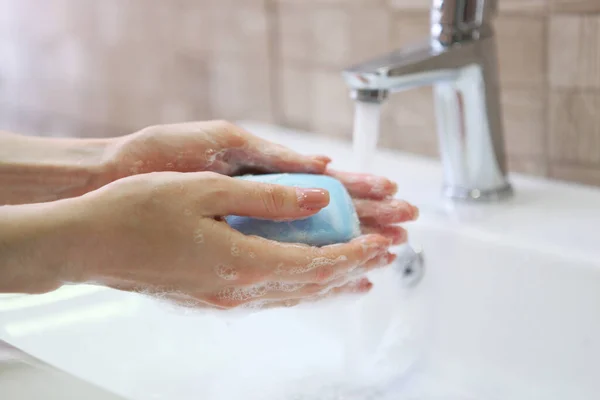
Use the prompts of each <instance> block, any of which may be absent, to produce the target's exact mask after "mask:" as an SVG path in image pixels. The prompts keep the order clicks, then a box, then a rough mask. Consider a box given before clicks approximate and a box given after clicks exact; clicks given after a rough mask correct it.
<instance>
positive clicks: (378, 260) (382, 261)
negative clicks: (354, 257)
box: [363, 253, 398, 272]
mask: <svg viewBox="0 0 600 400" xmlns="http://www.w3.org/2000/svg"><path fill="white" fill-rule="evenodd" d="M397 257H398V256H397V255H396V254H394V253H385V254H381V255H379V256H377V257H375V258H373V259H372V260H369V261H368V262H367V263H366V264H365V265H364V267H363V269H364V270H365V272H370V271H373V270H374V269H379V268H383V267H387V266H388V265H390V264H391V263H393V262H394V261H395V260H396V258H397Z"/></svg>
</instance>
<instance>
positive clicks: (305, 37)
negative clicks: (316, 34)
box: [275, 4, 312, 64]
mask: <svg viewBox="0 0 600 400" xmlns="http://www.w3.org/2000/svg"><path fill="white" fill-rule="evenodd" d="M309 16H310V9H309V8H308V7H305V6H303V5H299V4H285V5H281V6H280V7H279V8H278V10H277V13H276V15H275V18H276V19H277V21H276V24H275V27H276V28H275V32H276V35H277V40H276V42H277V45H278V48H277V50H278V51H277V53H278V55H279V56H280V57H281V58H282V59H283V60H285V61H286V62H290V63H298V64H300V63H303V64H309V63H310V54H311V50H310V49H311V42H312V36H311V32H310V30H309V23H308V21H309Z"/></svg>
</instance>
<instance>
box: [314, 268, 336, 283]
mask: <svg viewBox="0 0 600 400" xmlns="http://www.w3.org/2000/svg"><path fill="white" fill-rule="evenodd" d="M334 273H335V270H334V268H333V265H324V266H321V267H319V268H317V269H316V272H315V275H316V276H315V280H316V281H317V282H327V281H329V280H331V279H332V278H333V276H334Z"/></svg>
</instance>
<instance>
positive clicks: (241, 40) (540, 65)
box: [0, 0, 600, 185]
mask: <svg viewBox="0 0 600 400" xmlns="http://www.w3.org/2000/svg"><path fill="white" fill-rule="evenodd" d="M499 2H500V7H499V8H500V15H499V16H498V18H497V23H496V27H497V34H498V40H499V53H500V73H501V83H502V89H503V105H504V111H505V127H506V136H507V137H506V140H507V147H508V153H509V164H510V167H511V169H512V170H515V171H520V172H526V173H530V174H536V175H543V176H551V177H555V178H560V179H567V180H572V181H579V182H584V183H589V184H596V185H600V0H499ZM429 6H430V1H429V0H102V1H97V0H0V129H1V128H4V129H13V130H16V131H22V132H26V133H34V134H45V135H77V136H99V135H103V136H104V135H119V134H124V133H128V132H130V131H133V130H136V129H138V128H141V127H143V126H145V125H149V124H156V123H164V122H174V121H181V120H190V119H207V118H226V119H230V120H236V119H256V120H262V121H268V122H276V123H279V124H283V125H287V126H291V127H296V128H301V129H305V130H309V131H314V132H317V133H319V134H323V135H335V136H340V137H348V138H349V137H350V132H351V123H352V103H351V101H350V100H349V98H348V91H347V89H346V87H345V86H344V83H343V81H342V80H341V78H340V74H339V71H340V70H341V69H342V68H343V67H345V66H347V65H349V64H352V63H354V62H358V61H362V60H364V59H365V58H367V57H370V56H373V55H376V54H379V53H382V52H386V51H389V50H391V49H394V48H397V47H398V46H401V45H403V44H406V43H408V42H410V41H412V40H414V39H417V38H421V37H424V36H425V35H427V32H428V25H427V24H428V18H429V17H428V10H429ZM434 122H435V121H434V118H433V107H432V98H431V91H430V90H429V89H421V90H414V91H410V92H406V93H402V94H397V95H394V96H393V97H392V98H391V100H390V101H389V102H388V104H386V110H385V115H384V123H383V127H384V132H383V137H382V144H383V145H385V146H391V147H395V148H400V149H404V150H408V151H413V152H417V153H421V154H426V155H431V156H436V155H437V138H436V136H435V124H434Z"/></svg>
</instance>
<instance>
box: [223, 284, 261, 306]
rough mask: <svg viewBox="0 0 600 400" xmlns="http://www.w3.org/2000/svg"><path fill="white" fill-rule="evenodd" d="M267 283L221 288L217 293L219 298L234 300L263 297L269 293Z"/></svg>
mask: <svg viewBox="0 0 600 400" xmlns="http://www.w3.org/2000/svg"><path fill="white" fill-rule="evenodd" d="M267 291H268V290H267V286H266V285H257V286H249V287H228V288H224V289H221V290H220V291H219V293H217V298H219V299H220V300H229V301H231V300H233V301H244V302H245V301H248V300H250V299H255V298H258V297H263V296H264V295H266V294H267Z"/></svg>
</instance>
